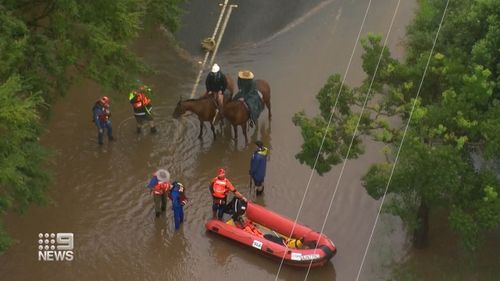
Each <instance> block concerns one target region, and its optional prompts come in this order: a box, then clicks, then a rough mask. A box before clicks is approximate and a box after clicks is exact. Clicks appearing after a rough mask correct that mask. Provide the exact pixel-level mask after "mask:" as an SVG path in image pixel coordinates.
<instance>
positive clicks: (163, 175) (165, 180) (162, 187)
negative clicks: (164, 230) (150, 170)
mask: <svg viewBox="0 0 500 281" xmlns="http://www.w3.org/2000/svg"><path fill="white" fill-rule="evenodd" d="M147 187H148V188H149V190H150V193H151V194H153V202H154V205H155V216H156V217H159V216H160V211H161V212H164V211H165V210H166V209H167V194H168V192H169V191H170V188H171V185H170V173H169V172H168V171H167V170H165V169H159V170H158V171H156V173H155V174H154V175H153V177H152V178H151V180H150V181H149V183H148V185H147Z"/></svg>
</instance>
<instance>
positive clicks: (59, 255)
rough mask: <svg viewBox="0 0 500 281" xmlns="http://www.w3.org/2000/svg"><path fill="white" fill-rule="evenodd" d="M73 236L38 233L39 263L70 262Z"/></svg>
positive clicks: (71, 234)
mask: <svg viewBox="0 0 500 281" xmlns="http://www.w3.org/2000/svg"><path fill="white" fill-rule="evenodd" d="M73 247H74V235H73V233H39V234H38V260H39V261H72V260H73V259H74V253H73Z"/></svg>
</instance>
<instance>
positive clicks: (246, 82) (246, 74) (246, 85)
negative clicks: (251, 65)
mask: <svg viewBox="0 0 500 281" xmlns="http://www.w3.org/2000/svg"><path fill="white" fill-rule="evenodd" d="M253 78H254V75H253V73H252V72H251V71H249V70H243V71H240V72H238V89H239V91H238V93H237V94H236V95H235V96H234V98H233V100H240V101H243V102H245V104H246V106H247V107H248V111H249V114H250V127H253V125H254V124H256V123H257V120H258V119H259V115H260V113H261V112H262V110H263V107H264V106H263V104H262V98H261V96H260V94H259V92H258V90H257V84H256V83H255V81H254V80H253Z"/></svg>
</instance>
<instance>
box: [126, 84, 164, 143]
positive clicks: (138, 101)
mask: <svg viewBox="0 0 500 281" xmlns="http://www.w3.org/2000/svg"><path fill="white" fill-rule="evenodd" d="M151 95H152V90H151V88H150V87H148V86H146V85H142V86H140V87H139V88H137V89H136V90H133V91H132V92H130V93H129V95H128V100H129V102H130V104H131V105H132V108H133V110H134V117H135V121H136V122H137V133H138V134H139V133H140V132H141V130H142V126H143V125H144V124H145V123H149V126H150V131H151V133H153V134H154V133H156V132H157V130H156V127H155V124H154V121H153V116H152V115H151V110H153V106H152V105H151V99H150V97H151ZM148 96H149V97H148Z"/></svg>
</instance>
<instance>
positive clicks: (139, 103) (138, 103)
mask: <svg viewBox="0 0 500 281" xmlns="http://www.w3.org/2000/svg"><path fill="white" fill-rule="evenodd" d="M129 97H132V98H131V99H130V102H131V103H132V107H133V108H134V109H139V108H142V107H145V106H148V105H149V104H150V103H151V100H150V99H149V98H148V97H146V95H145V94H143V93H139V94H134V93H131V95H129Z"/></svg>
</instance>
